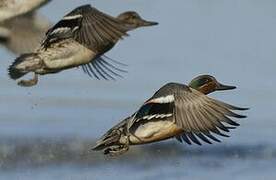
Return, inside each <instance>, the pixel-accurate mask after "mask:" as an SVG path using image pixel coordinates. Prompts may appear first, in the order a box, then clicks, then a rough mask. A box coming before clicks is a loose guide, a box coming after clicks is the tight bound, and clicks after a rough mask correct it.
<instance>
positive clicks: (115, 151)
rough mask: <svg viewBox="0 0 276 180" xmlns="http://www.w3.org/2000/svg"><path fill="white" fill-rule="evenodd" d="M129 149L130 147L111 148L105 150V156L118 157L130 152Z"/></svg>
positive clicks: (118, 146) (117, 146)
mask: <svg viewBox="0 0 276 180" xmlns="http://www.w3.org/2000/svg"><path fill="white" fill-rule="evenodd" d="M128 149H129V146H128V145H116V146H110V147H109V148H106V149H105V150H104V154H105V155H110V156H118V155H121V154H123V153H125V152H126V151H128Z"/></svg>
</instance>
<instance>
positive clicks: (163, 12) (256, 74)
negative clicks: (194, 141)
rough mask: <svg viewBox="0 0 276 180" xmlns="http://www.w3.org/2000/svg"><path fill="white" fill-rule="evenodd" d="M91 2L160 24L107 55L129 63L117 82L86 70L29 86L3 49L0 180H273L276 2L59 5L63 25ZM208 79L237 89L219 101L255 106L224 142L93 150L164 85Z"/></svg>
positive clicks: (51, 11)
mask: <svg viewBox="0 0 276 180" xmlns="http://www.w3.org/2000/svg"><path fill="white" fill-rule="evenodd" d="M85 3H91V4H92V5H94V6H96V7H97V8H98V9H100V10H102V11H105V12H107V13H109V14H112V15H117V14H119V13H120V12H122V11H126V10H135V11H138V12H139V13H140V14H141V16H142V17H144V18H146V19H149V20H154V21H158V22H159V23H160V25H159V26H156V27H150V28H144V29H139V30H136V31H133V32H131V33H130V34H131V36H130V37H128V38H125V40H123V41H121V42H120V43H119V44H118V45H117V46H116V47H115V48H114V49H113V50H112V51H110V52H109V53H108V55H109V56H110V57H112V58H114V59H116V60H120V61H122V62H124V63H127V64H128V65H129V67H127V69H128V71H129V73H128V74H126V75H125V78H123V79H119V80H118V81H115V82H113V81H109V82H105V81H98V80H94V79H91V78H89V77H88V76H87V75H85V74H84V73H83V72H81V70H80V69H72V70H68V71H64V72H62V73H59V74H56V75H49V76H44V77H41V79H40V82H39V85H38V86H36V87H33V88H22V87H19V86H17V85H16V84H15V82H14V81H12V80H10V79H9V78H8V77H7V71H6V69H7V67H8V65H9V64H10V63H11V62H12V61H13V59H14V58H15V56H14V55H12V54H10V53H8V52H7V51H6V50H5V49H3V48H1V49H0V54H1V66H0V84H1V90H0V115H1V118H0V171H1V172H0V179H4V180H5V179H16V180H17V179H20V180H29V179H30V180H32V179H34V180H44V179H45V180H46V179H47V180H48V179H60V180H67V179H81V180H83V179H84V180H86V179H122V180H124V179H129V178H132V179H203V178H207V179H211V178H223V179H226V180H227V179H231V180H233V179H242V180H247V179H248V180H249V179H250V180H252V179H256V180H259V179H266V180H267V179H275V178H276V171H275V167H276V142H275V137H276V131H275V129H276V120H275V117H276V111H275V99H276V91H275V89H276V83H275V82H276V81H275V77H276V76H275V75H276V71H275V69H276V60H275V59H276V51H275V49H276V43H275V42H276V35H275V32H276V11H275V6H276V2H275V1H273V0H266V1H257V0H250V1H249V0H247V1H246V0H244V1H239V0H232V1H228V0H219V1H218V0H210V1H205V0H199V1H194V0H175V1H165V0H151V1H146V0H139V1H138V0H135V1H131V2H130V1H123V0H117V1H100V0H97V1H88V0H86V1H84V0H83V1H81V0H79V1H73V0H66V1H65V0H59V1H53V2H51V3H50V4H49V5H48V6H45V7H44V8H42V9H41V12H42V13H43V14H44V15H45V16H47V17H49V18H50V20H51V21H53V22H56V21H58V20H59V19H60V18H61V17H62V16H63V15H64V14H65V13H67V12H68V11H70V10H71V9H73V8H74V7H76V6H78V5H82V4H85ZM203 73H208V74H212V75H214V76H216V77H217V79H218V80H220V81H221V82H223V83H225V84H232V85H236V86H237V87H238V89H236V90H233V91H228V92H225V93H221V92H218V93H214V94H213V95H212V96H213V97H216V98H218V99H220V100H224V101H226V102H229V103H232V104H235V105H239V106H245V107H250V108H251V109H250V111H248V112H246V114H247V115H248V118H247V119H244V120H241V121H240V123H241V126H240V127H239V128H237V129H236V130H234V131H233V132H232V133H231V138H227V139H226V138H224V139H223V142H222V143H220V144H214V145H205V146H202V147H198V146H188V145H182V144H178V143H177V142H176V141H175V140H167V141H164V142H160V143H157V144H154V145H145V146H138V147H132V148H131V150H130V152H128V153H127V154H126V155H123V156H121V157H119V158H115V159H110V158H106V157H104V156H103V155H102V154H101V153H100V152H91V153H88V150H89V147H91V146H93V144H94V142H95V140H96V139H97V138H98V137H99V136H101V135H102V134H103V133H104V132H105V131H106V130H107V129H109V128H110V127H111V126H113V125H114V124H115V123H117V122H118V121H119V120H121V119H122V118H124V117H126V116H127V115H129V114H131V113H133V112H134V111H135V110H136V108H138V107H139V106H140V105H141V103H143V101H144V100H145V99H147V98H148V97H150V96H151V95H152V94H153V92H154V91H156V90H157V89H158V88H159V87H161V86H162V85H163V84H165V83H166V82H170V81H175V82H183V83H188V82H189V81H190V80H191V79H192V78H193V77H194V76H197V75H199V74H203Z"/></svg>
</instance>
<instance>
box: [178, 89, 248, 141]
mask: <svg viewBox="0 0 276 180" xmlns="http://www.w3.org/2000/svg"><path fill="white" fill-rule="evenodd" d="M233 110H247V108H240V107H236V106H232V105H230V104H226V103H224V102H221V101H218V100H215V99H212V98H209V97H208V96H206V95H205V94H202V93H201V92H199V91H197V90H195V89H192V88H190V91H186V90H183V91H178V92H177V93H176V94H175V112H174V117H175V122H176V124H177V125H178V126H179V127H181V128H182V129H183V134H182V135H181V136H178V137H176V138H177V139H178V140H180V141H181V140H184V141H185V142H187V143H188V144H191V143H192V142H194V143H196V144H198V145H201V143H200V141H199V140H198V138H200V139H201V140H203V141H204V142H206V143H209V144H211V141H210V140H209V139H212V140H214V141H217V142H220V140H218V139H217V138H216V137H215V136H213V135H212V134H211V133H215V134H218V135H221V136H225V137H228V135H226V134H223V133H222V132H221V131H224V132H229V130H230V129H233V128H235V127H236V126H239V124H238V123H236V122H235V121H233V120H232V119H231V117H234V118H245V117H246V116H243V115H239V114H236V113H235V112H233Z"/></svg>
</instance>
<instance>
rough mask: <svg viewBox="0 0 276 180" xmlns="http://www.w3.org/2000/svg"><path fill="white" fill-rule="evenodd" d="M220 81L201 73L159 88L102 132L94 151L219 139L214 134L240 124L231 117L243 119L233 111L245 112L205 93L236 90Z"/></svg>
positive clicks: (210, 141)
mask: <svg viewBox="0 0 276 180" xmlns="http://www.w3.org/2000/svg"><path fill="white" fill-rule="evenodd" d="M235 88H236V87H235V86H228V85H223V84H221V83H219V82H218V81H217V80H216V79H215V78H214V77H213V76H210V75H201V76H198V77H196V78H194V79H193V80H192V81H191V82H190V83H189V85H188V86H187V85H184V84H179V83H168V84H166V85H164V86H163V87H161V88H160V89H159V90H158V91H157V92H156V93H155V94H154V95H153V96H152V97H151V98H150V99H148V100H147V101H146V102H144V103H143V105H142V106H141V107H140V108H139V109H138V111H136V112H135V113H134V114H133V115H132V116H130V117H128V118H126V119H124V120H123V121H121V122H120V123H119V124H117V125H116V126H114V127H113V128H111V129H110V130H109V131H108V132H107V133H106V134H105V135H103V136H102V137H101V138H100V140H99V141H97V143H96V146H94V148H93V150H104V153H105V154H110V155H116V154H121V153H123V152H125V151H127V150H128V149H129V146H130V145H138V144H146V143H152V142H156V141H162V140H165V139H169V138H176V139H177V140H178V141H180V142H186V143H188V144H192V143H195V144H198V145H201V144H202V142H201V141H203V142H205V143H208V144H212V141H216V142H220V140H219V139H218V138H217V137H216V135H219V136H224V137H229V136H228V135H227V134H226V133H227V132H229V131H230V130H231V129H234V128H235V127H237V126H239V124H238V123H237V122H236V121H235V120H234V119H233V118H236V119H238V118H245V117H246V116H244V115H239V114H237V113H235V112H234V111H244V110H247V108H240V107H237V106H233V105H230V104H227V103H224V102H222V101H218V100H216V99H213V98H210V97H208V96H207V95H208V94H209V93H212V92H215V91H223V90H231V89H235Z"/></svg>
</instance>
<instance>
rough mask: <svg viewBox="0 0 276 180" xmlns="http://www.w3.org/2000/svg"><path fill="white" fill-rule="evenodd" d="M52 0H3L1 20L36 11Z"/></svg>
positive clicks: (0, 12)
mask: <svg viewBox="0 0 276 180" xmlns="http://www.w3.org/2000/svg"><path fill="white" fill-rule="evenodd" d="M50 1H51V0H1V1H0V22H4V21H6V20H9V19H12V18H14V17H17V16H20V15H23V14H26V13H29V12H34V11H35V10H36V9H38V8H40V7H41V6H43V5H45V4H46V3H48V2H50Z"/></svg>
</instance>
